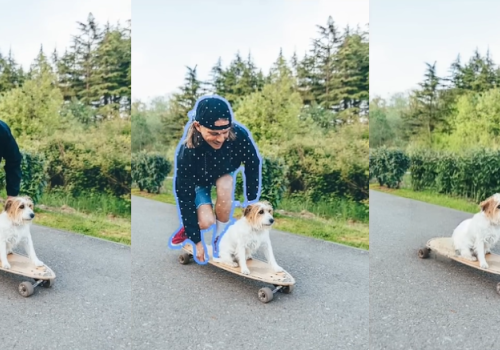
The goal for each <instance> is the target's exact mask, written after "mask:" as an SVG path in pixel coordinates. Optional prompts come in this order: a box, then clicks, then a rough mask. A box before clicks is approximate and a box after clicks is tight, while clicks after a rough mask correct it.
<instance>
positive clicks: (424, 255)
mask: <svg viewBox="0 0 500 350" xmlns="http://www.w3.org/2000/svg"><path fill="white" fill-rule="evenodd" d="M429 252H430V249H429V248H422V249H419V250H418V257H419V258H420V259H427V258H428V257H429Z"/></svg>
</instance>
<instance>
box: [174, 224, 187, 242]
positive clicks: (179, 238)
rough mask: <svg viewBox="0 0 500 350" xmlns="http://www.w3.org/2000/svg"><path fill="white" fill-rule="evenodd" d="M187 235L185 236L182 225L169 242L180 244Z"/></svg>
mask: <svg viewBox="0 0 500 350" xmlns="http://www.w3.org/2000/svg"><path fill="white" fill-rule="evenodd" d="M187 238H188V237H187V236H186V231H185V230H184V226H182V227H181V229H180V230H179V231H178V232H177V233H176V234H175V235H174V237H172V241H171V242H170V244H171V245H173V246H180V245H181V244H182V243H184V241H185V240H186V239H187Z"/></svg>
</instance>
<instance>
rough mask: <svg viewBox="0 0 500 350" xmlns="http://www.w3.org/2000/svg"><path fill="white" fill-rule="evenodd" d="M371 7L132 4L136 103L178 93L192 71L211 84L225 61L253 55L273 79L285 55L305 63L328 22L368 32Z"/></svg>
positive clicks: (231, 0) (310, 0) (337, 3)
mask: <svg viewBox="0 0 500 350" xmlns="http://www.w3.org/2000/svg"><path fill="white" fill-rule="evenodd" d="M368 3H369V1H368V0H342V1H341V0H238V1H236V0H186V1H179V0H166V1H165V0H141V1H135V0H134V1H133V2H132V99H133V100H138V99H140V100H142V101H148V100H150V99H151V98H154V97H158V96H166V95H168V94H171V93H172V92H175V91H178V88H179V87H180V86H182V85H183V84H184V78H185V75H186V73H187V68H186V66H189V67H192V68H193V67H194V66H195V65H197V72H198V78H199V79H201V80H207V79H209V76H210V75H209V73H210V70H211V68H212V67H213V66H214V65H215V64H216V63H217V60H218V58H219V57H220V58H221V59H222V65H223V66H224V67H227V66H228V65H229V63H230V62H231V61H232V60H233V59H234V57H235V55H236V53H237V52H238V51H239V53H240V54H241V56H242V57H243V58H245V59H246V58H247V57H248V54H249V53H251V55H252V57H253V59H254V63H255V64H256V65H257V67H258V68H262V69H263V72H264V73H267V72H268V70H269V68H270V67H271V65H272V63H273V62H274V61H276V59H277V57H278V55H279V51H280V48H282V49H283V55H284V56H285V58H286V59H290V58H291V56H292V55H293V52H294V50H296V51H297V54H298V56H299V58H302V57H303V56H304V53H305V52H306V51H308V50H309V49H310V48H311V40H312V39H313V38H316V37H317V33H318V32H317V27H316V26H317V25H323V26H324V25H326V23H327V20H328V16H329V15H331V16H332V18H333V20H334V21H335V22H336V23H337V25H338V26H339V27H340V29H341V30H342V29H343V28H345V27H346V25H348V24H349V25H350V26H352V27H356V26H357V25H359V26H360V27H362V28H366V25H367V24H368V23H369V18H368V17H369V5H368Z"/></svg>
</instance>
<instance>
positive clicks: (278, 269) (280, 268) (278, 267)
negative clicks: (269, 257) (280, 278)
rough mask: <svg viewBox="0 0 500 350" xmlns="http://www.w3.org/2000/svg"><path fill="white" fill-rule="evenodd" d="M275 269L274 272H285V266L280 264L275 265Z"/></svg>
mask: <svg viewBox="0 0 500 350" xmlns="http://www.w3.org/2000/svg"><path fill="white" fill-rule="evenodd" d="M273 270H274V272H283V268H282V267H281V266H278V265H276V266H273Z"/></svg>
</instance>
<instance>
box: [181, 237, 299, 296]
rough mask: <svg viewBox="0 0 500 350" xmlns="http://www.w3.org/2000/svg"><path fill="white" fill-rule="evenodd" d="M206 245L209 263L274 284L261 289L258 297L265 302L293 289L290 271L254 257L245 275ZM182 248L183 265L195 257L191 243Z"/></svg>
mask: <svg viewBox="0 0 500 350" xmlns="http://www.w3.org/2000/svg"><path fill="white" fill-rule="evenodd" d="M206 247H207V253H208V256H209V260H208V263H209V264H211V265H213V266H216V267H218V268H220V269H223V270H226V271H228V272H231V273H234V274H236V275H239V276H242V277H246V278H250V279H253V280H257V281H260V282H264V283H268V284H272V285H274V287H275V288H274V289H271V288H268V287H264V288H261V289H260V290H259V293H258V297H259V300H260V301H262V302H263V303H268V302H270V301H271V300H273V296H274V294H275V293H276V292H282V293H285V294H289V293H291V292H292V291H293V288H294V285H295V279H294V278H293V277H292V275H290V274H289V273H288V272H286V271H283V272H274V271H273V270H272V269H271V267H270V266H269V264H267V263H266V262H265V261H263V260H260V259H257V258H255V257H253V258H252V259H251V260H247V266H248V269H249V270H250V274H249V275H245V274H243V273H241V269H240V267H239V266H238V267H233V266H229V265H226V264H223V263H219V262H216V261H214V260H213V249H212V246H211V245H207V246H206ZM182 250H183V251H184V252H183V253H182V254H181V255H180V256H179V262H180V263H181V264H183V265H187V264H189V263H190V261H191V259H192V258H193V248H192V246H191V244H186V245H184V247H182Z"/></svg>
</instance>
